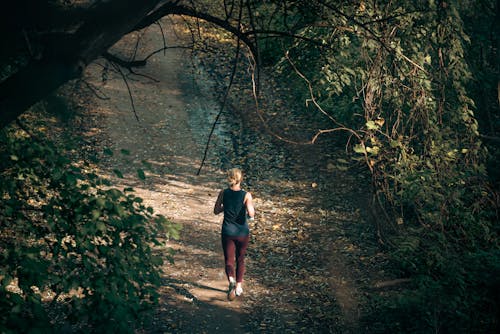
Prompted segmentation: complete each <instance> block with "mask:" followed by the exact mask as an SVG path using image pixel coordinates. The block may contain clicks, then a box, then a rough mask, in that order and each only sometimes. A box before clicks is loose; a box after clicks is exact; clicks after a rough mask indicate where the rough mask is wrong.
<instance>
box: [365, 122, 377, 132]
mask: <svg viewBox="0 0 500 334" xmlns="http://www.w3.org/2000/svg"><path fill="white" fill-rule="evenodd" d="M365 125H366V127H367V128H368V130H378V129H379V126H378V125H377V124H376V123H375V122H374V121H368V122H366V124H365Z"/></svg>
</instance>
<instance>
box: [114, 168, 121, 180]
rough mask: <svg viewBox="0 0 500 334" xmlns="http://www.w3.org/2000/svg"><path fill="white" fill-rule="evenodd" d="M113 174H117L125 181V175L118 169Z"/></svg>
mask: <svg viewBox="0 0 500 334" xmlns="http://www.w3.org/2000/svg"><path fill="white" fill-rule="evenodd" d="M113 173H115V175H116V176H118V177H119V178H120V179H123V173H122V172H121V171H119V170H118V169H113Z"/></svg>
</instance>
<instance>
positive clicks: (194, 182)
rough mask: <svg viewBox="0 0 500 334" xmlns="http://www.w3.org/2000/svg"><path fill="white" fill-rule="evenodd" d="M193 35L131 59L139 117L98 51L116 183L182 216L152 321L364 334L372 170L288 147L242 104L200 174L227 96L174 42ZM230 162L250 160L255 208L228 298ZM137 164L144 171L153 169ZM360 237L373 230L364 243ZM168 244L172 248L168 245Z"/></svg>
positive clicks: (190, 329) (127, 45)
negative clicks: (218, 206)
mask: <svg viewBox="0 0 500 334" xmlns="http://www.w3.org/2000/svg"><path fill="white" fill-rule="evenodd" d="M169 30H171V29H169ZM179 34H180V35H182V32H180V31H179ZM186 40H187V39H184V38H181V39H179V37H178V36H177V35H176V34H174V33H169V35H168V36H167V40H166V43H167V46H169V47H170V46H172V47H173V48H169V49H167V50H165V51H164V52H161V53H158V54H156V55H155V56H154V57H152V58H151V59H150V60H149V62H148V65H147V66H146V67H144V68H143V69H140V70H139V71H140V73H141V74H142V75H134V74H130V73H126V70H123V71H124V74H126V75H127V78H128V80H127V82H128V85H129V86H130V90H131V93H132V96H133V98H134V105H135V109H136V112H137V117H138V118H139V122H138V121H137V120H136V118H135V116H134V113H133V111H132V107H131V101H130V97H129V93H128V90H127V86H126V84H125V82H124V81H123V79H122V75H121V74H120V73H119V72H118V71H116V70H112V69H109V70H103V68H105V67H106V66H105V65H104V61H100V62H99V61H98V62H97V63H96V64H94V65H92V66H90V67H89V69H88V73H87V80H88V82H90V83H92V84H93V85H95V86H96V87H99V89H100V94H104V95H105V96H107V97H108V98H109V99H106V100H101V99H96V101H95V103H96V105H95V107H94V108H95V109H94V112H95V113H96V114H99V115H103V116H102V121H101V123H100V124H97V125H96V127H95V128H94V129H92V130H93V131H94V132H95V133H100V136H101V137H102V138H103V141H104V143H103V147H104V146H107V147H110V148H111V149H113V151H114V152H115V154H114V155H113V156H112V157H110V158H109V159H107V161H106V162H105V163H103V164H102V165H101V166H100V168H101V169H102V172H103V173H105V174H107V175H109V176H110V177H112V175H113V170H114V169H118V170H120V171H121V172H122V173H123V175H124V178H117V177H114V180H115V181H116V184H117V186H118V187H126V186H132V187H133V188H134V189H135V190H136V192H137V195H138V196H140V197H142V198H143V199H144V201H145V204H146V205H148V206H151V207H153V208H154V210H155V212H156V213H159V214H163V215H165V216H166V217H168V218H169V219H170V220H172V221H173V222H176V223H179V224H181V225H182V227H183V228H182V231H181V238H180V239H179V240H169V241H168V245H169V246H170V247H172V248H173V249H174V250H175V251H176V252H175V255H174V258H175V264H173V265H171V264H166V265H165V273H164V277H163V280H164V285H163V287H162V288H161V291H160V292H161V303H160V309H159V310H158V312H157V314H156V317H155V322H154V324H153V326H152V327H151V328H149V329H147V330H146V331H147V332H148V333H229V332H238V333H245V332H248V333H255V332H266V333H267V332H289V333H300V332H333V333H354V332H358V331H359V330H360V328H359V324H358V320H359V303H360V296H361V294H362V292H361V286H364V285H367V284H371V280H373V279H374V278H373V275H371V274H368V272H369V270H368V269H367V266H369V264H368V263H366V260H365V259H367V258H369V255H372V253H373V252H374V250H375V248H376V242H375V241H374V238H373V235H372V234H371V230H370V227H369V224H367V223H366V213H365V212H364V211H363V210H364V208H363V207H361V209H360V208H359V206H362V205H363V204H362V203H363V198H362V197H363V195H362V194H363V192H364V191H365V190H364V189H361V188H356V186H353V185H358V184H361V182H358V181H357V179H358V177H361V176H357V175H355V174H354V175H353V172H352V171H351V170H349V169H348V168H341V167H338V165H339V163H338V161H342V159H341V158H340V157H341V156H342V152H330V151H326V150H327V148H325V147H322V146H321V145H315V146H307V147H304V146H293V145H286V144H285V143H283V142H279V141H276V140H274V139H273V138H272V136H270V135H268V134H267V133H264V132H262V131H261V129H259V127H258V125H256V124H257V123H256V122H249V123H245V122H244V121H243V120H242V119H241V118H240V116H238V114H237V113H234V114H228V113H224V114H223V115H222V119H221V121H220V124H218V126H217V131H216V133H215V136H214V138H213V140H212V142H211V146H210V149H209V155H208V157H207V162H206V164H205V166H204V167H203V170H202V172H201V175H199V176H197V175H196V172H197V170H198V168H199V166H200V163H201V158H202V157H203V150H204V145H205V143H206V140H207V137H208V134H209V132H210V127H211V126H212V123H213V121H214V119H215V116H216V114H217V112H218V110H219V104H218V102H217V97H216V96H217V94H215V91H216V87H215V83H214V82H212V81H211V80H210V78H209V76H208V75H207V74H206V71H205V69H203V68H200V67H199V66H198V65H195V66H193V63H192V61H191V60H192V58H191V54H190V51H189V50H188V49H185V48H184V47H174V46H187V44H186ZM134 46H135V39H134V38H132V36H131V37H129V38H128V39H127V38H125V39H124V40H123V41H122V42H121V44H120V45H118V46H116V47H115V49H116V50H115V52H118V51H117V50H120V51H119V52H120V53H121V54H122V55H127V54H130V52H133V48H134ZM161 47H163V39H162V36H161V34H160V31H159V29H158V28H157V27H156V26H152V27H150V28H149V29H148V30H146V32H145V33H144V34H142V35H141V41H140V43H139V48H138V50H139V54H138V57H137V58H138V59H140V58H141V57H142V56H144V55H147V54H149V53H150V52H152V51H154V50H157V49H160V48H161ZM103 65H104V66H103ZM248 109H251V107H249V108H248ZM120 151H122V152H124V153H125V154H120ZM319 157H321V158H319ZM143 161H146V165H148V166H150V168H148V169H146V168H145V164H144V162H143ZM231 166H239V167H242V168H243V170H244V171H245V174H246V180H245V182H244V188H245V189H247V190H250V191H251V192H252V194H253V195H254V198H255V206H256V211H257V214H256V217H257V219H256V221H255V223H254V224H253V225H252V226H251V229H252V242H251V245H250V247H249V248H250V249H249V254H248V258H247V275H246V277H245V283H244V289H245V292H244V296H243V297H241V298H239V299H237V300H236V301H233V302H229V301H227V299H226V289H227V282H226V279H225V274H224V266H223V255H222V250H221V246H220V236H219V234H220V223H221V216H215V215H213V212H212V210H213V205H214V202H215V199H216V196H217V193H218V191H219V190H220V189H221V188H223V187H225V186H226V185H225V177H224V170H225V169H226V168H228V167H231ZM137 169H145V170H146V179H145V180H140V179H139V178H138V177H137ZM332 180H333V181H332ZM332 182H335V183H332ZM354 234H355V235H357V236H358V237H359V236H360V234H361V239H363V238H364V239H366V240H364V241H363V244H358V243H356V240H359V239H352V238H351V236H352V235H354ZM363 234H364V236H363ZM159 251H162V252H164V255H165V258H167V253H168V251H167V250H166V249H163V250H159ZM372 259H373V258H372ZM364 261H365V262H364ZM166 262H167V261H166Z"/></svg>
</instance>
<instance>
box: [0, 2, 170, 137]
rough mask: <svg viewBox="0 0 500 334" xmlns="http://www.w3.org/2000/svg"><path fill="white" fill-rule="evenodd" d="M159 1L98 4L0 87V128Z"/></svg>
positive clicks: (65, 79)
mask: <svg viewBox="0 0 500 334" xmlns="http://www.w3.org/2000/svg"><path fill="white" fill-rule="evenodd" d="M160 2H162V1H160V0H141V1H136V0H110V1H106V2H100V3H99V4H98V5H96V6H97V7H96V8H94V9H93V10H92V11H91V13H92V16H88V17H86V18H85V21H84V23H83V25H82V26H81V27H80V28H79V29H78V30H77V31H76V32H75V33H72V34H68V35H65V36H66V37H67V38H64V39H61V40H59V41H57V40H56V41H55V42H54V43H49V44H48V45H47V50H46V51H45V52H44V53H43V55H42V58H41V59H40V60H34V61H31V62H30V63H29V64H28V65H27V66H25V67H24V68H23V69H21V70H20V71H18V72H17V73H15V74H13V75H12V76H11V77H9V78H8V79H7V80H5V81H3V82H2V83H1V84H0V128H4V127H5V126H7V125H8V124H9V123H11V122H12V121H13V120H15V119H16V118H17V117H18V116H19V115H21V114H22V113H23V112H24V111H25V110H26V109H28V108H29V107H30V106H32V105H33V104H35V103H36V102H38V101H40V100H41V99H43V98H44V97H45V96H47V95H48V94H50V93H51V92H52V91H54V90H55V89H57V88H58V87H60V86H61V85H63V84H64V83H66V82H68V81H69V80H71V79H74V78H77V77H79V76H80V75H81V73H82V71H83V69H84V68H85V67H86V66H87V65H88V64H89V63H90V62H92V61H93V60H95V59H96V58H97V57H99V56H100V55H101V54H102V53H103V52H105V51H106V50H107V49H108V48H109V47H111V46H112V45H113V44H114V43H116V42H117V41H118V40H119V39H120V38H121V37H122V36H123V35H125V34H126V33H128V32H130V31H131V30H133V28H134V27H135V26H136V25H137V24H138V23H139V22H140V21H141V20H142V19H143V18H144V17H145V16H147V15H148V14H149V13H150V12H151V11H152V10H153V9H154V8H155V6H156V5H157V4H158V3H160Z"/></svg>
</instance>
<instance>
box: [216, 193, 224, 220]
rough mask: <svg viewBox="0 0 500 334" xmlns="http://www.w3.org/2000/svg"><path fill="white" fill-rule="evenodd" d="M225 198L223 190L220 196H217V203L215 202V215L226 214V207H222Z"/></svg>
mask: <svg viewBox="0 0 500 334" xmlns="http://www.w3.org/2000/svg"><path fill="white" fill-rule="evenodd" d="M223 197H224V190H221V191H220V193H219V196H217V201H215V206H214V214H216V215H218V214H219V213H221V212H224V207H223V205H222V199H223Z"/></svg>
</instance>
